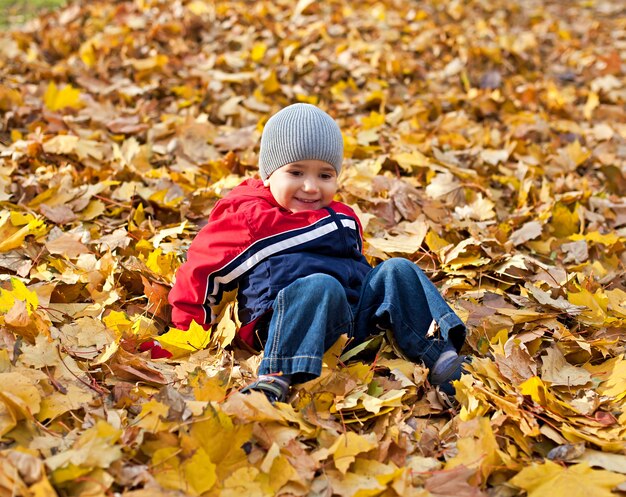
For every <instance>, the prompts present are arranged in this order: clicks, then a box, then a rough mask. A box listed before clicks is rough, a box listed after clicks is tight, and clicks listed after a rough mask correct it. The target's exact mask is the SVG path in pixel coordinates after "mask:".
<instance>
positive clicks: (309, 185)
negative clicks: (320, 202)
mask: <svg viewBox="0 0 626 497" xmlns="http://www.w3.org/2000/svg"><path fill="white" fill-rule="evenodd" d="M302 189H303V190H304V191H305V192H314V191H317V190H318V186H317V181H315V180H313V179H306V180H304V184H303V185H302Z"/></svg>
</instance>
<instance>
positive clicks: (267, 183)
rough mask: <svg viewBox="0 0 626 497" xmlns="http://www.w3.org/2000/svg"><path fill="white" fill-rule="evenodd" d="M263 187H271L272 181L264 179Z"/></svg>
mask: <svg viewBox="0 0 626 497" xmlns="http://www.w3.org/2000/svg"><path fill="white" fill-rule="evenodd" d="M263 186H265V187H267V186H270V180H269V179H264V180H263Z"/></svg>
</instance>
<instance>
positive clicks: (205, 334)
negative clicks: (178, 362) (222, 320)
mask: <svg viewBox="0 0 626 497" xmlns="http://www.w3.org/2000/svg"><path fill="white" fill-rule="evenodd" d="M158 340H159V343H160V344H161V346H162V347H163V348H164V349H165V350H167V351H168V352H171V353H172V354H173V356H174V358H178V357H181V356H184V355H188V354H190V353H193V352H197V351H198V350H203V349H205V348H206V347H207V346H208V345H209V343H210V341H211V331H210V330H205V329H204V328H203V327H202V326H201V325H199V324H198V323H196V322H195V321H192V322H191V325H190V326H189V329H188V330H186V331H185V330H179V329H177V328H170V329H169V331H168V332H167V333H164V334H163V335H161V336H160V337H159V338H158Z"/></svg>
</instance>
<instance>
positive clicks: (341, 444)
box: [328, 431, 377, 475]
mask: <svg viewBox="0 0 626 497" xmlns="http://www.w3.org/2000/svg"><path fill="white" fill-rule="evenodd" d="M376 446H377V442H376V435H374V434H373V433H369V434H367V435H358V434H356V433H354V432H352V431H349V432H347V433H343V434H341V435H339V437H338V438H337V440H335V443H334V444H332V445H331V446H330V448H329V449H328V451H329V453H330V454H332V455H333V459H334V461H335V466H336V467H337V469H338V470H339V471H341V472H342V473H343V474H344V475H345V474H346V472H347V471H348V468H349V467H350V464H352V463H353V462H354V460H355V458H356V457H355V456H356V455H357V454H361V453H363V452H369V451H370V450H372V449H374V448H375V447H376Z"/></svg>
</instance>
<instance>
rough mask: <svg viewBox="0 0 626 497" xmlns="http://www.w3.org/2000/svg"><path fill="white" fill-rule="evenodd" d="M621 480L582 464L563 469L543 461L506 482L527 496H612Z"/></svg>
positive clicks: (613, 475) (621, 476) (608, 472)
mask: <svg viewBox="0 0 626 497" xmlns="http://www.w3.org/2000/svg"><path fill="white" fill-rule="evenodd" d="M624 481H626V476H624V475H618V474H617V473H612V472H611V471H605V470H596V469H591V468H590V467H589V466H588V465H587V464H586V463H583V464H576V465H575V466H571V467H569V468H566V467H563V466H561V465H559V464H556V463H554V462H552V461H546V462H545V463H544V464H533V465H532V466H530V467H527V468H524V469H523V470H522V471H520V472H519V473H518V474H517V475H515V476H514V477H513V478H511V480H509V483H510V484H511V485H515V486H516V487H519V488H523V489H524V490H526V492H528V497H544V496H545V495H550V496H551V497H589V496H590V495H592V496H593V497H612V496H613V495H614V494H613V493H612V492H611V489H613V488H614V487H616V486H617V485H619V484H620V483H623V482H624Z"/></svg>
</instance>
